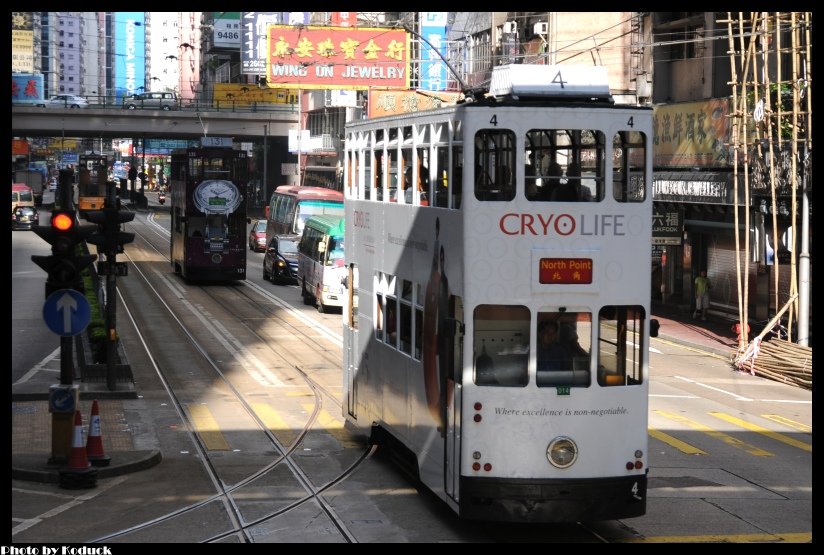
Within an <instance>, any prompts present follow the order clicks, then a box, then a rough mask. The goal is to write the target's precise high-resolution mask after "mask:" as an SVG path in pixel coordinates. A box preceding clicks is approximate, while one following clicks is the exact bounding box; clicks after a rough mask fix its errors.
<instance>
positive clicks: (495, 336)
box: [472, 305, 529, 387]
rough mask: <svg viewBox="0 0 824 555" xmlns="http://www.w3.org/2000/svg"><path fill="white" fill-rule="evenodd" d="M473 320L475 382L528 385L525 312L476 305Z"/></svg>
mask: <svg viewBox="0 0 824 555" xmlns="http://www.w3.org/2000/svg"><path fill="white" fill-rule="evenodd" d="M473 317H474V328H475V332H474V336H473V348H474V352H473V357H472V360H473V362H474V370H475V383H476V384H477V385H488V386H495V385H497V386H508V387H523V386H525V385H526V384H527V383H528V382H529V371H528V367H529V365H528V362H529V309H528V308H527V307H525V306H520V305H478V306H477V307H476V308H475V312H474V316H473Z"/></svg>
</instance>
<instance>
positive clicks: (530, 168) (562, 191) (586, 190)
mask: <svg viewBox="0 0 824 555" xmlns="http://www.w3.org/2000/svg"><path fill="white" fill-rule="evenodd" d="M605 141H606V139H605V135H604V134H603V133H602V132H600V131H593V130H589V129H532V130H530V131H528V132H527V134H526V136H525V149H526V151H525V153H524V181H525V191H524V194H525V196H526V198H527V199H529V200H533V201H555V202H597V201H601V200H603V198H604V183H605V178H604V168H605V156H606V144H605Z"/></svg>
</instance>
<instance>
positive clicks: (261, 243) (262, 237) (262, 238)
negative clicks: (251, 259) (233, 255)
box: [249, 220, 266, 252]
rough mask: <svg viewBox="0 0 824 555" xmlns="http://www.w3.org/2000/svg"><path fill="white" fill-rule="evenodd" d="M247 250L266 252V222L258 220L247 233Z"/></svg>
mask: <svg viewBox="0 0 824 555" xmlns="http://www.w3.org/2000/svg"><path fill="white" fill-rule="evenodd" d="M249 250H250V251H254V252H265V251H266V220H258V221H256V222H255V223H254V225H253V226H252V231H250V232H249Z"/></svg>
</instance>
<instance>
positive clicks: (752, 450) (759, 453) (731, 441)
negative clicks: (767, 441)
mask: <svg viewBox="0 0 824 555" xmlns="http://www.w3.org/2000/svg"><path fill="white" fill-rule="evenodd" d="M655 412H656V413H658V414H660V415H661V416H663V417H664V418H669V419H670V420H673V421H675V422H680V423H681V424H686V425H687V426H689V427H690V428H692V429H694V430H698V431H699V432H704V433H705V434H707V435H709V436H710V437H713V438H715V439H717V440H719V441H723V442H724V443H726V444H727V445H729V446H730V447H735V448H736V449H743V450H744V451H746V452H747V453H749V454H751V455H754V456H756V457H773V456H775V455H774V454H773V453H770V452H769V451H765V450H764V449H761V448H759V447H755V446H754V445H749V444H748V443H745V442H743V441H741V440H740V439H738V438H734V437H732V436H731V435H729V434H725V433H724V432H719V431H717V430H713V429H712V428H710V427H709V426H705V425H703V424H700V423H698V422H695V421H693V420H690V419H688V418H684V417H683V416H680V415H678V414H673V413H670V412H665V411H661V410H656V411H655Z"/></svg>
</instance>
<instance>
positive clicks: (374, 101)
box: [367, 89, 460, 118]
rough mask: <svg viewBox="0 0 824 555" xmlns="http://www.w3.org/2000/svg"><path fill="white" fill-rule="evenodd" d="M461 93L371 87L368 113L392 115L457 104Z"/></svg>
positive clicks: (371, 114)
mask: <svg viewBox="0 0 824 555" xmlns="http://www.w3.org/2000/svg"><path fill="white" fill-rule="evenodd" d="M459 98H460V93H453V92H418V91H381V90H375V89H370V90H369V100H368V110H367V111H368V114H369V116H368V117H370V118H376V117H379V116H391V115H397V114H406V113H409V112H420V111H422V110H432V109H435V108H440V107H442V106H448V105H451V104H455V103H456V102H457V101H458V99H459Z"/></svg>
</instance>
